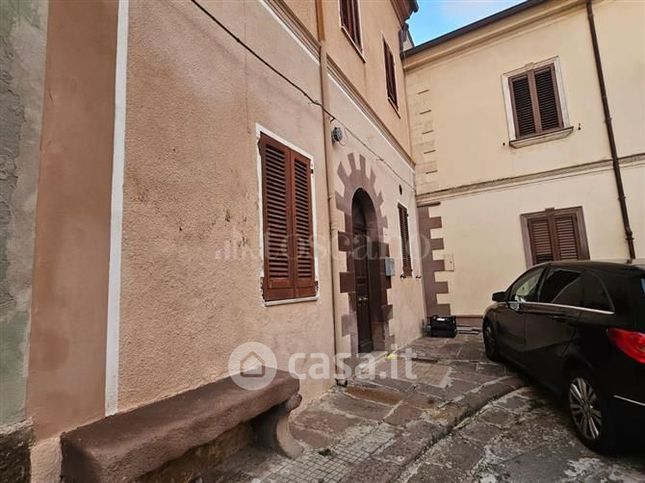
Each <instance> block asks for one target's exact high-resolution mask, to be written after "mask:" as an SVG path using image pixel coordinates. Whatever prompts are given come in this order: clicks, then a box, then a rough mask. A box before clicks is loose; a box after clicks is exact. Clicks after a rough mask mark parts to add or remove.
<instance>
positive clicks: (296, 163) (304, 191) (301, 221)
mask: <svg viewBox="0 0 645 483" xmlns="http://www.w3.org/2000/svg"><path fill="white" fill-rule="evenodd" d="M292 166H293V188H294V189H293V226H294V236H293V243H294V254H295V260H294V264H293V267H294V274H293V275H294V278H295V294H294V296H295V297H307V296H311V295H315V294H316V285H315V283H316V281H315V270H314V250H313V242H314V240H313V229H312V219H311V218H312V209H311V196H312V193H311V166H310V162H309V160H308V159H306V158H304V157H301V156H300V155H298V154H295V153H294V155H293V164H292Z"/></svg>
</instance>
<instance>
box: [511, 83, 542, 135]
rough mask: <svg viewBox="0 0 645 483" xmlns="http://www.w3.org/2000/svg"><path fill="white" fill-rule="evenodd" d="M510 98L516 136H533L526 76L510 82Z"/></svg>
mask: <svg viewBox="0 0 645 483" xmlns="http://www.w3.org/2000/svg"><path fill="white" fill-rule="evenodd" d="M511 96H512V101H513V112H514V116H515V128H516V129H517V136H518V137H521V136H528V135H530V134H535V132H536V123H535V115H534V113H533V102H532V100H531V88H530V86H529V77H528V75H524V76H522V77H516V78H515V79H512V80H511Z"/></svg>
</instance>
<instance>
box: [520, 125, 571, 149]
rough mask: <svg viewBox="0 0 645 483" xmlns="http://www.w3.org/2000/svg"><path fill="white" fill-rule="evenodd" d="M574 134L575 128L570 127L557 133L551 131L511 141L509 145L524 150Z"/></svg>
mask: <svg viewBox="0 0 645 483" xmlns="http://www.w3.org/2000/svg"><path fill="white" fill-rule="evenodd" d="M572 132H573V126H569V127H565V128H564V129H558V130H557V131H550V132H547V133H542V134H537V135H535V136H529V137H525V138H520V139H513V140H512V141H509V143H508V144H510V146H511V147H512V148H516V149H517V148H523V147H525V146H532V145H533V144H539V143H546V142H548V141H555V140H556V139H562V138H565V137H567V136H568V135H569V134H571V133H572Z"/></svg>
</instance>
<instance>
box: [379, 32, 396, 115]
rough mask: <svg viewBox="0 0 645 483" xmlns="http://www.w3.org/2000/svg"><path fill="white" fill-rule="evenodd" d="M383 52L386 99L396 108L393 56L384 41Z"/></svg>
mask: <svg viewBox="0 0 645 483" xmlns="http://www.w3.org/2000/svg"><path fill="white" fill-rule="evenodd" d="M383 52H384V57H385V86H386V90H387V97H388V98H389V99H390V101H392V103H393V104H394V105H395V106H397V107H398V105H399V104H398V99H397V95H396V72H395V69H394V55H393V54H392V51H391V50H390V47H389V46H388V45H387V43H386V42H385V40H384V41H383Z"/></svg>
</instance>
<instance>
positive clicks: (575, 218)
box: [522, 207, 589, 264]
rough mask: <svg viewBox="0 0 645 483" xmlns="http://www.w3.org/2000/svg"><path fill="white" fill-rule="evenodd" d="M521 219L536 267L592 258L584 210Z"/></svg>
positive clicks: (536, 214) (574, 209)
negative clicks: (552, 262)
mask: <svg viewBox="0 0 645 483" xmlns="http://www.w3.org/2000/svg"><path fill="white" fill-rule="evenodd" d="M522 218H523V219H524V220H525V222H526V233H527V234H528V240H527V242H528V247H529V249H530V253H531V261H532V263H533V264H538V263H543V262H549V261H552V260H585V259H588V258H589V249H588V247H587V238H586V234H585V233H584V222H583V220H582V208H579V207H578V208H564V209H561V210H554V209H549V210H546V211H544V212H540V213H532V214H528V215H522Z"/></svg>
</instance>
